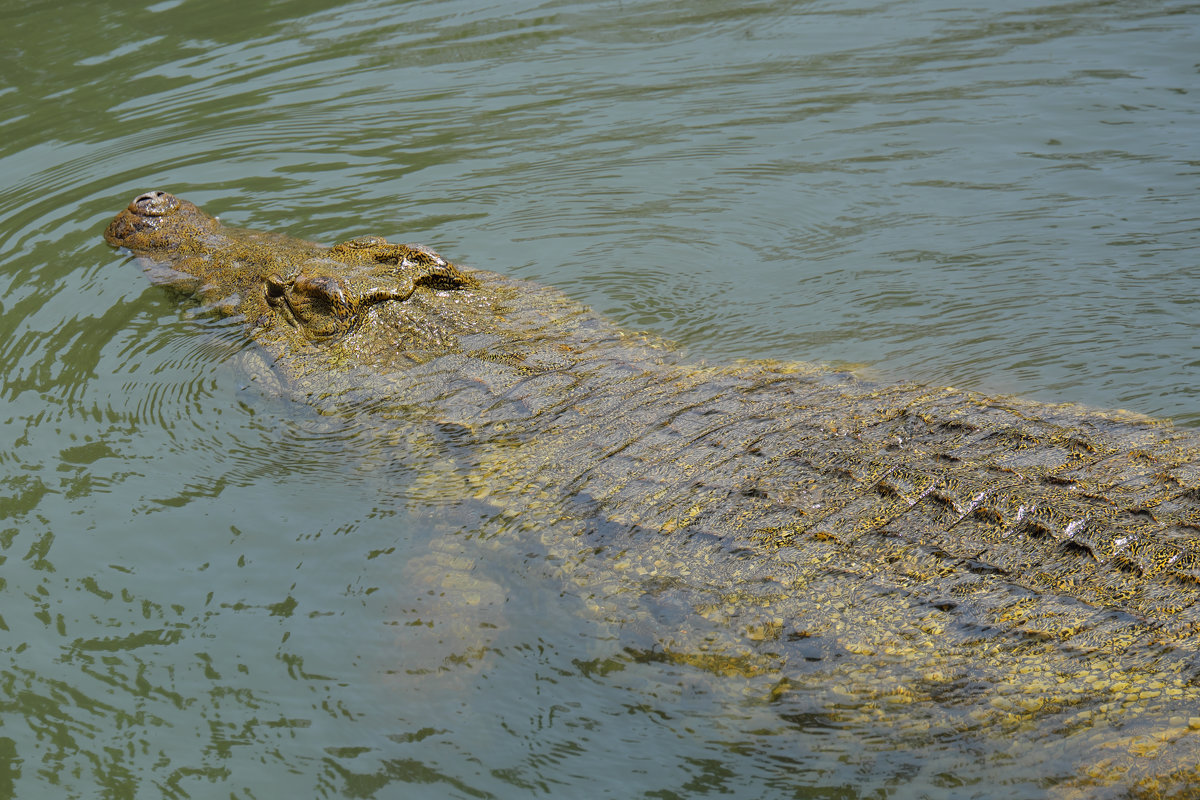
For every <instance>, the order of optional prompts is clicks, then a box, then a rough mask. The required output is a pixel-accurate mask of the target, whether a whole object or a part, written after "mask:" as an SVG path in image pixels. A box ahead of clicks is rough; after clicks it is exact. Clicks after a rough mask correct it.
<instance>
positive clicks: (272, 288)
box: [267, 275, 287, 300]
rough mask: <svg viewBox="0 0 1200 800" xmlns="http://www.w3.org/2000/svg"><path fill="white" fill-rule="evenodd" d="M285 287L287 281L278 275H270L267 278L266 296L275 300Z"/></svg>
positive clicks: (281, 295) (280, 295)
mask: <svg viewBox="0 0 1200 800" xmlns="http://www.w3.org/2000/svg"><path fill="white" fill-rule="evenodd" d="M286 288H287V281H285V280H284V279H283V278H281V277H279V276H278V275H271V276H269V277H268V278H267V298H268V299H273V300H277V299H279V298H280V297H283V291H284V289H286Z"/></svg>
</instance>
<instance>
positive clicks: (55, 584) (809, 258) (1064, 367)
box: [0, 0, 1200, 798]
mask: <svg viewBox="0 0 1200 800" xmlns="http://www.w3.org/2000/svg"><path fill="white" fill-rule="evenodd" d="M120 5H121V7H119V8H114V7H113V6H114V4H111V3H98V2H95V3H76V4H72V5H71V7H70V10H62V9H59V8H55V7H51V6H48V5H46V4H38V3H28V2H11V0H10V2H6V3H3V4H2V8H3V12H4V13H3V18H4V20H5V25H4V28H3V31H2V32H0V44H2V45H3V46H2V47H0V65H2V67H0V109H3V114H0V187H2V188H0V265H2V266H0V276H2V278H0V319H2V323H0V324H2V326H3V328H2V331H3V335H2V336H0V366H2V369H3V375H4V383H3V401H4V407H3V412H2V413H0V423H2V425H0V427H2V430H3V434H2V436H3V447H2V448H0V513H2V515H3V521H0V650H2V652H3V655H0V687H2V689H3V691H2V694H0V796H17V797H35V796H63V797H95V796H105V797H189V796H192V797H196V796H200V797H203V796H210V795H212V796H232V797H239V798H241V797H251V796H257V797H263V796H267V795H281V796H282V795H284V794H287V793H291V794H294V795H297V796H333V797H393V796H405V797H415V796H428V797H447V796H449V797H487V796H494V797H518V796H520V797H524V796H529V795H553V796H563V797H567V796H582V795H585V794H586V795H590V796H594V795H611V796H622V797H624V796H642V797H691V796H705V795H715V794H722V793H724V794H729V795H734V796H745V797H858V796H869V797H884V796H889V797H890V796H896V797H903V796H913V797H918V796H963V794H964V793H970V792H973V793H975V794H976V795H978V796H1000V795H1009V796H1030V795H1036V794H1040V793H1042V792H1044V791H1047V790H1048V787H1050V786H1051V785H1052V784H1053V783H1054V782H1055V781H1057V780H1061V779H1065V778H1068V777H1070V776H1071V775H1072V774H1076V773H1077V771H1078V769H1079V765H1078V764H1077V763H1076V762H1075V761H1074V760H1073V759H1075V758H1077V756H1078V754H1077V753H1074V752H1072V751H1071V750H1070V748H1069V747H1068V746H1066V745H1063V746H1061V747H1057V748H1056V747H1053V746H1050V747H1045V748H1042V749H1040V750H1037V751H1034V752H1032V753H1031V752H1029V751H1028V750H1024V751H1022V750H1021V749H1020V748H1019V747H1018V745H1016V744H1014V753H1004V752H984V753H978V752H972V751H969V750H966V749H963V748H962V747H960V746H956V744H957V743H956V742H954V741H948V742H933V743H930V742H927V741H926V742H923V743H922V744H921V745H920V746H913V745H906V744H905V737H906V735H907V733H908V732H907V731H906V729H905V727H904V722H903V719H902V718H901V719H900V721H898V722H896V723H895V725H894V726H892V727H885V728H881V729H879V730H877V731H862V730H854V729H844V728H840V727H839V726H838V724H837V722H836V718H835V716H834V715H831V714H830V713H829V702H830V701H829V700H828V697H827V696H826V695H825V694H823V693H824V692H825V691H826V690H827V689H828V688H829V687H815V688H814V692H813V698H812V713H811V714H810V715H809V716H806V717H804V718H803V719H800V718H793V719H790V720H783V719H781V718H779V717H778V716H777V715H776V714H774V713H773V711H772V710H771V709H770V708H769V707H767V706H764V705H763V704H762V703H761V702H758V701H756V700H755V699H754V696H753V693H752V692H747V694H746V697H745V698H743V697H742V695H741V694H740V692H741V691H742V689H743V688H745V687H740V684H737V683H736V682H732V684H731V685H730V686H725V687H720V686H718V687H715V688H714V686H713V684H712V682H711V681H710V680H707V679H706V678H707V677H708V676H704V675H697V674H693V673H691V672H689V671H688V669H687V668H686V667H683V666H679V665H670V664H662V663H655V662H653V661H652V660H645V659H638V658H634V657H633V656H631V655H630V651H629V650H627V649H626V648H625V647H624V646H623V643H622V640H621V632H619V631H613V630H611V629H609V628H606V627H605V626H604V625H603V624H602V623H601V622H599V621H597V620H594V619H591V618H589V617H588V616H587V614H586V613H583V611H582V609H581V608H580V605H581V604H580V602H579V601H578V599H577V598H572V597H570V596H565V597H563V596H560V593H561V587H557V586H556V585H555V584H553V583H552V582H548V581H544V580H541V579H540V578H539V577H538V575H539V571H538V569H537V565H536V563H529V560H530V558H532V557H531V556H528V554H523V553H512V552H505V551H503V550H495V551H493V550H489V549H488V547H487V545H486V544H484V543H481V542H480V541H479V538H480V535H481V533H482V532H484V531H486V530H488V527H487V526H488V525H489V524H492V523H489V522H487V517H488V515H489V514H490V513H491V512H490V511H489V509H488V508H487V507H486V506H485V505H484V504H482V503H475V502H473V501H470V500H465V499H464V501H463V502H462V503H461V504H459V505H457V506H456V507H455V508H454V509H453V510H454V514H453V515H451V516H448V517H440V516H438V515H437V514H435V513H433V512H432V511H431V510H430V509H431V508H433V507H435V506H433V505H431V503H430V502H429V499H430V498H429V494H430V491H431V490H430V488H429V487H427V486H424V485H422V483H421V481H420V478H419V476H420V475H421V474H422V470H423V469H425V468H428V467H431V466H432V465H431V464H427V463H426V462H425V461H424V460H423V459H424V458H426V455H424V454H422V453H412V454H410V455H409V456H408V457H407V458H405V459H403V460H401V461H400V462H399V463H395V462H393V461H381V459H383V458H384V455H381V453H380V445H379V444H378V443H377V442H373V441H372V440H371V437H370V436H369V435H368V434H367V433H365V432H363V431H361V430H356V429H355V428H354V427H353V426H352V425H348V424H344V423H341V422H338V421H337V420H336V419H328V418H323V417H322V416H321V415H319V414H318V413H316V412H315V411H314V410H312V409H308V408H304V407H300V406H297V405H295V404H291V403H288V402H286V401H283V400H280V399H278V398H272V397H269V396H264V395H263V393H261V392H258V391H256V390H255V389H254V388H253V387H250V386H248V385H247V381H246V379H245V376H244V375H243V374H241V373H240V372H239V371H238V370H237V369H236V367H235V366H234V362H235V361H236V359H234V358H233V356H234V355H235V354H237V353H238V352H240V351H241V350H243V349H244V348H245V347H246V345H245V343H243V342H242V341H241V340H240V337H239V336H238V334H237V331H236V330H232V329H230V330H226V329H213V328H212V326H211V325H209V324H207V323H205V322H204V321H202V320H197V319H195V318H194V317H193V316H192V315H191V313H190V312H189V311H188V310H187V309H186V308H183V309H181V308H180V307H179V304H178V303H177V302H176V301H174V300H173V299H172V298H170V297H167V296H166V295H165V294H164V293H163V292H162V291H161V290H159V289H156V288H154V287H151V286H149V285H148V284H147V282H146V280H145V278H144V276H143V275H142V274H141V271H140V269H139V268H138V267H137V266H136V265H135V264H132V263H130V262H124V261H122V260H121V259H120V258H119V257H117V256H116V255H114V254H113V253H112V252H111V251H110V250H109V249H108V248H107V247H106V246H105V245H104V244H103V243H102V242H101V241H100V238H99V234H100V231H101V230H102V228H103V225H104V224H105V223H106V222H107V220H108V219H109V218H110V217H111V216H112V214H114V213H115V212H116V211H117V210H118V209H119V208H121V207H122V206H123V205H124V204H125V203H127V202H128V200H129V198H130V197H132V196H133V195H134V194H136V193H137V192H139V191H142V190H144V189H149V188H163V189H169V190H171V191H174V192H176V193H179V194H181V195H183V196H185V197H187V198H189V199H191V200H193V201H196V202H198V203H200V204H201V205H203V206H204V207H206V208H208V209H209V210H210V211H213V212H215V213H220V214H221V215H222V217H223V219H225V220H226V221H228V222H233V223H236V224H239V225H246V226H250V227H259V228H267V229H279V230H286V231H288V232H290V233H292V234H293V235H296V236H302V237H306V238H311V239H316V240H320V241H333V240H335V239H340V238H345V237H348V236H350V235H357V234H362V233H368V232H370V233H379V234H383V235H387V236H392V237H396V238H398V239H400V240H405V241H423V242H426V243H429V244H431V245H434V246H436V247H437V248H438V249H439V250H440V251H441V252H443V253H445V254H447V255H448V256H450V257H451V258H453V259H454V260H456V261H460V262H463V263H466V264H469V265H472V266H477V267H482V268H487V269H493V270H496V271H501V272H505V273H508V274H513V275H517V276H520V277H524V278H530V279H535V280H538V281H542V282H545V283H551V284H554V285H556V286H559V287H561V288H563V289H565V290H566V291H568V292H569V293H570V294H572V295H573V296H575V297H577V298H579V299H581V300H583V301H585V302H587V303H589V304H591V305H592V306H594V307H596V308H598V309H600V310H602V311H603V312H605V313H606V314H608V315H609V316H611V317H613V318H615V319H617V320H618V321H620V322H621V323H622V324H624V325H626V326H628V327H631V328H645V329H650V330H653V331H655V332H658V333H661V334H663V335H665V336H667V337H668V338H671V339H674V340H677V341H680V342H682V343H684V344H685V345H686V346H687V347H688V348H689V349H690V350H691V351H692V352H694V353H696V354H697V355H699V356H703V357H710V358H715V359H728V358H734V357H773V358H782V359H797V360H813V361H826V362H838V363H850V364H862V365H866V367H865V368H866V369H868V370H869V371H870V372H871V373H873V374H875V375H880V376H884V377H903V378H913V379H917V380H922V381H929V382H932V383H937V384H944V385H957V386H962V387H964V388H973V389H979V390H983V391H987V392H993V393H995V392H1002V393H1015V394H1020V395H1022V396H1027V397H1034V398H1037V399H1041V400H1045V401H1067V400H1070V401H1079V402H1084V403H1087V404H1091V405H1095V406H1101V407H1121V408H1128V409H1130V410H1133V411H1136V412H1140V413H1145V414H1150V415H1154V416H1166V417H1172V418H1174V419H1175V420H1176V422H1177V424H1182V425H1189V426H1195V425H1198V424H1200V390H1198V389H1197V386H1200V350H1198V348H1197V343H1198V341H1200V339H1198V337H1197V334H1196V330H1195V324H1196V319H1197V310H1198V306H1197V301H1196V299H1195V298H1196V296H1197V294H1198V292H1197V290H1198V288H1200V266H1198V265H1197V260H1196V252H1197V244H1198V243H1200V221H1198V217H1197V213H1196V202H1195V197H1196V193H1197V180H1198V179H1197V176H1198V174H1200V170H1198V167H1197V165H1198V164H1200V135H1198V134H1200V130H1198V128H1200V125H1198V122H1200V117H1198V112H1197V110H1196V106H1195V102H1194V98H1195V96H1196V91H1197V90H1198V89H1200V86H1198V83H1200V79H1198V77H1197V70H1196V67H1195V62H1196V58H1195V52H1196V41H1197V34H1198V32H1200V5H1196V4H1192V3H1187V2H1155V3H1144V2H1133V1H1132V0H1130V1H1129V2H1110V3H1103V4H1097V3H1083V2H1080V3H1066V4H1045V3H1038V2H1027V3H1005V4H1000V5H998V4H991V3H977V4H974V7H965V6H964V5H963V4H961V3H960V4H950V3H945V4H943V3H939V2H936V0H914V2H907V3H900V2H893V3H887V2H885V3H861V4H859V3H821V2H811V3H784V2H757V3H743V4H738V5H736V6H731V5H730V4H728V3H716V2H694V3H687V4H679V3H667V2H600V3H595V4H575V3H566V2H563V3H546V4H542V5H538V4H533V3H528V4H514V3H505V4H499V3H497V4H487V3H483V2H479V0H462V1H461V2H440V3H433V2H408V3H401V2H383V1H382V0H380V1H379V2H357V3H350V4H341V3H332V2H328V3H325V2H291V3H273V4H253V3H225V2H208V3H203V4H201V3H199V2H196V1H195V0H182V1H176V0H166V2H160V3H155V4H140V3H128V4H120ZM381 463H386V464H388V465H390V466H388V468H386V469H380V468H379V465H380V464H381ZM481 553H482V554H486V558H483V559H481V558H480V554H481ZM464 554H467V555H468V556H471V557H468V558H467V560H466V563H467V564H468V566H469V568H470V569H471V570H473V572H472V574H474V575H476V576H478V585H477V586H475V588H476V589H478V591H479V592H481V593H482V595H483V597H484V599H485V600H486V601H488V602H485V603H484V605H483V607H482V610H481V611H480V613H481V614H483V617H484V619H483V620H482V621H483V622H485V623H486V625H485V627H484V628H482V630H487V631H490V632H491V633H489V634H488V635H487V637H486V639H485V640H482V641H481V642H471V641H465V640H463V639H462V638H461V637H460V636H459V635H458V633H457V632H456V629H455V627H454V625H455V624H457V623H456V620H455V609H454V608H453V598H454V597H455V595H454V591H452V590H447V591H446V592H444V593H442V595H443V596H441V597H439V592H436V591H435V592H434V593H433V594H430V593H429V587H430V586H435V585H437V584H436V581H437V580H438V579H439V576H450V577H449V579H450V580H454V579H455V578H454V576H456V575H457V576H461V575H462V573H463V568H462V566H461V564H457V566H456V563H457V562H455V559H456V558H458V557H461V556H463V555H464ZM472 558H474V559H475V560H472ZM458 580H462V578H461V577H459V578H458ZM457 588H458V589H461V588H462V587H461V586H459V587H457ZM468 588H470V587H468ZM447 597H449V598H450V599H449V600H447V599H446V598H447ZM489 603H490V605H489ZM418 620H419V621H421V624H420V625H416V624H413V623H414V622H416V621H418ZM478 622H480V620H472V624H474V623H478ZM468 645H475V647H474V649H472V647H470V646H468ZM448 655H449V656H458V658H457V659H451V661H450V662H447V660H446V659H447V656H448ZM739 687H740V688H739ZM750 688H754V687H750ZM863 742H868V743H870V744H871V747H870V748H867V752H865V753H864V751H863V746H862V743H863ZM1014 754H1015V755H1014ZM1017 756H1019V757H1017Z"/></svg>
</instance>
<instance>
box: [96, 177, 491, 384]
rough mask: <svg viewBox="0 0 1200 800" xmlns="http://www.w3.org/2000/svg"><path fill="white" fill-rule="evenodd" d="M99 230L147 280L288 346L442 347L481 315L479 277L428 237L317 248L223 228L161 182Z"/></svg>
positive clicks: (375, 354) (371, 351)
mask: <svg viewBox="0 0 1200 800" xmlns="http://www.w3.org/2000/svg"><path fill="white" fill-rule="evenodd" d="M104 238H105V240H106V241H108V243H109V244H111V245H113V246H115V247H123V248H125V249H127V250H129V251H131V252H132V253H133V254H134V255H135V256H138V257H139V258H140V260H141V261H142V262H143V264H144V265H145V266H146V268H147V271H148V272H149V274H150V276H151V278H152V279H154V280H155V281H156V282H158V283H163V284H167V285H169V286H171V287H173V288H175V289H176V290H179V291H182V292H184V293H186V294H189V295H191V296H194V297H195V298H197V299H198V300H199V301H200V302H201V303H203V304H205V305H206V306H207V307H209V308H211V309H213V310H214V311H216V312H218V313H221V314H224V315H227V316H236V317H240V318H241V319H243V320H245V321H246V323H247V324H248V325H249V326H250V327H251V328H252V335H254V336H255V338H258V339H259V341H260V342H262V343H263V344H268V345H273V346H280V347H285V348H286V349H287V350H289V351H292V350H294V349H295V348H296V347H303V346H308V345H313V344H321V345H331V344H334V343H338V344H339V345H342V346H344V347H352V348H353V349H354V352H355V354H356V355H357V356H358V357H360V358H365V357H366V356H367V355H370V356H371V359H370V360H374V361H375V362H380V361H390V360H394V357H398V356H393V355H388V353H392V354H395V353H396V351H397V350H398V349H407V350H411V351H425V352H429V351H431V350H433V349H438V348H441V349H445V347H446V346H449V344H450V343H451V342H453V340H454V337H455V336H456V334H460V333H462V332H464V331H466V330H477V329H478V328H480V327H481V326H483V325H485V324H487V322H488V321H489V320H490V319H491V318H492V317H491V316H490V314H488V313H487V312H486V311H485V310H484V307H485V306H486V307H488V308H490V305H489V302H490V301H489V300H488V299H487V298H484V297H482V296H481V295H480V293H479V292H472V291H471V290H473V289H477V288H478V287H479V281H478V279H477V278H475V277H474V276H471V275H468V274H466V273H465V272H463V271H462V270H460V269H459V268H458V267H456V266H455V265H453V264H451V263H449V262H448V261H447V260H446V259H444V258H442V257H441V256H440V255H438V254H437V253H435V252H434V251H433V250H430V249H429V248H427V247H422V246H420V245H409V244H396V243H394V242H389V241H387V240H386V239H384V238H382V237H379V236H364V237H360V238H357V239H351V240H349V241H345V242H342V243H340V244H337V245H334V246H333V247H325V246H322V245H319V244H315V243H313V242H309V241H305V240H302V239H295V238H292V237H290V236H285V235H282V234H276V233H267V232H262V231H253V230H244V229H240V228H233V227H229V226H226V225H223V224H221V223H220V221H218V220H217V218H215V217H213V216H210V215H209V214H206V213H205V212H204V211H202V210H201V209H200V208H198V207H197V206H196V205H194V204H192V203H189V202H187V201H186V200H182V199H180V198H178V197H176V196H174V195H172V194H169V193H167V192H163V191H152V192H146V193H145V194H141V195H138V196H137V197H135V198H134V199H133V202H131V203H130V204H129V206H128V207H127V208H126V209H125V210H123V211H122V212H121V213H119V214H118V215H117V216H116V218H114V219H113V221H112V222H111V223H110V224H109V226H108V228H107V229H106V230H105V232H104ZM329 357H330V358H331V359H332V358H335V357H336V356H335V355H334V354H331V355H330V356H329Z"/></svg>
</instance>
